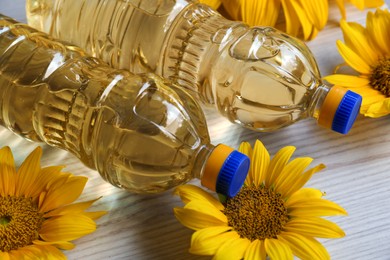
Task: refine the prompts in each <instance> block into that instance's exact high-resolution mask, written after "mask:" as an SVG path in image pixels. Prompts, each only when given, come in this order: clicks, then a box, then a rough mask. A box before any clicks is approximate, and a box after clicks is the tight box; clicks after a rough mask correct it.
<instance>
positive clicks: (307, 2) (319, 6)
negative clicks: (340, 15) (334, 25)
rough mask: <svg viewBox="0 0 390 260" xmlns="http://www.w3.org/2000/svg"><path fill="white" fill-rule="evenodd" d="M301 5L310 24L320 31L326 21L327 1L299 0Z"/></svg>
mask: <svg viewBox="0 0 390 260" xmlns="http://www.w3.org/2000/svg"><path fill="white" fill-rule="evenodd" d="M301 4H302V8H303V9H304V10H305V13H306V14H307V17H308V19H309V21H310V22H311V24H313V25H314V27H315V28H317V29H318V30H322V29H323V28H324V27H325V25H326V23H327V21H328V12H329V10H328V9H329V8H328V0H316V1H312V0H301Z"/></svg>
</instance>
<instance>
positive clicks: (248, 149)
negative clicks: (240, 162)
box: [238, 142, 254, 186]
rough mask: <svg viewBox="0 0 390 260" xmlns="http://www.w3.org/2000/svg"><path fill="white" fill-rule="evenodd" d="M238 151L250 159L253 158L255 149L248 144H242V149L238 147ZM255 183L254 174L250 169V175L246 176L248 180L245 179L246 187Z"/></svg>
mask: <svg viewBox="0 0 390 260" xmlns="http://www.w3.org/2000/svg"><path fill="white" fill-rule="evenodd" d="M238 151H239V152H240V153H243V154H245V155H247V156H248V157H249V158H252V154H253V149H252V147H251V145H250V144H249V143H248V142H242V143H241V144H240V147H238ZM253 182H254V180H253V174H252V173H251V170H250V169H249V172H248V175H247V176H246V179H245V185H246V186H249V185H252V184H253Z"/></svg>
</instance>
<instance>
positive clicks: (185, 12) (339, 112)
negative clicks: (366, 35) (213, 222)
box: [27, 0, 361, 133]
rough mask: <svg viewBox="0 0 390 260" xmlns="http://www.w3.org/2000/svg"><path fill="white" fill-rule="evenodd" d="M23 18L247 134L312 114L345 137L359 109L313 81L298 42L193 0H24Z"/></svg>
mask: <svg viewBox="0 0 390 260" xmlns="http://www.w3.org/2000/svg"><path fill="white" fill-rule="evenodd" d="M27 17H28V22H29V24H30V25H32V26H33V27H35V28H37V29H39V30H43V31H45V32H47V33H50V34H52V35H53V36H55V37H57V38H60V39H64V40H66V41H70V42H72V43H73V44H77V45H78V46H80V47H82V48H83V49H85V50H86V51H87V52H88V53H90V54H92V55H93V56H95V57H99V58H102V59H103V60H104V61H106V62H108V63H110V64H111V65H112V66H114V67H117V68H125V69H130V70H131V71H132V72H136V73H138V72H145V71H152V72H155V73H157V74H159V75H161V76H163V77H165V78H169V79H171V80H172V81H173V82H175V83H178V85H180V86H184V87H186V88H187V89H190V90H191V92H192V95H194V96H196V98H199V99H201V100H202V101H203V102H204V103H206V104H207V103H210V104H212V103H214V104H215V106H216V107H217V109H218V110H219V111H220V113H221V114H222V115H224V116H225V117H227V118H228V119H229V120H230V121H232V122H235V123H238V124H241V125H243V126H245V127H248V128H250V129H253V130H257V131H273V130H275V129H278V128H281V127H284V126H288V125H290V124H292V123H294V122H296V121H297V120H300V119H303V118H307V117H313V118H316V119H317V120H318V123H319V124H320V125H322V126H325V127H327V128H331V129H333V130H335V131H337V132H340V133H347V132H348V131H349V130H350V128H351V127H352V124H353V123H354V121H355V119H356V116H357V114H358V110H359V108H360V104H361V97H360V96H359V95H357V94H355V93H353V92H351V91H343V90H340V89H338V90H334V88H330V87H329V86H326V85H324V84H323V83H322V82H321V80H320V73H319V71H318V68H317V64H316V62H315V60H314V58H313V56H312V54H311V52H310V51H309V49H308V48H307V47H306V46H305V45H304V43H303V42H301V41H299V40H298V39H295V38H292V37H290V36H288V35H286V34H283V33H281V32H279V31H277V30H275V29H273V28H271V27H252V28H249V27H248V26H247V25H245V24H243V23H241V22H233V21H229V20H227V19H225V18H223V17H222V16H220V15H219V14H218V13H217V12H216V11H214V10H212V9H211V8H209V7H207V6H205V5H201V4H199V3H198V2H197V1H190V0H66V1H65V0H27ZM331 92H333V93H332V94H330V93H331ZM327 96H330V97H329V98H327ZM325 100H327V101H326V102H325Z"/></svg>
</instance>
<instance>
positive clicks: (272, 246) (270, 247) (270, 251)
mask: <svg viewBox="0 0 390 260" xmlns="http://www.w3.org/2000/svg"><path fill="white" fill-rule="evenodd" d="M264 246H265V251H266V252H267V255H268V256H269V257H270V258H271V259H284V260H287V259H293V258H294V256H293V253H292V251H291V248H290V247H289V246H288V244H286V243H284V242H282V241H281V240H278V239H273V238H266V239H265V241H264Z"/></svg>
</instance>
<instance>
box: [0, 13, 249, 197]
mask: <svg viewBox="0 0 390 260" xmlns="http://www.w3.org/2000/svg"><path fill="white" fill-rule="evenodd" d="M168 85H169V87H168ZM0 93H1V98H0V122H1V124H2V125H3V126H5V127H7V128H8V129H10V130H12V131H13V132H14V133H16V134H18V135H21V136H23V137H25V138H27V139H30V140H32V141H43V142H45V143H47V144H49V145H52V146H56V147H59V148H62V149H65V150H67V151H70V152H72V153H73V154H75V155H76V156H77V157H78V158H80V160H81V161H82V162H83V163H84V164H86V165H87V166H89V167H90V168H93V169H97V170H98V171H99V172H100V174H101V175H102V177H103V178H104V179H105V180H107V181H109V182H110V183H112V184H114V185H116V186H118V187H122V188H124V189H127V190H129V191H131V192H138V193H155V192H162V191H165V190H167V189H170V188H172V187H175V186H177V185H179V184H182V183H185V182H187V181H189V180H190V179H192V178H195V177H197V178H200V179H201V180H202V184H204V185H205V186H206V187H208V188H210V189H213V190H216V191H217V192H220V193H224V194H226V195H228V196H232V195H234V194H235V192H237V191H238V190H239V189H240V187H241V185H242V184H243V182H244V179H245V176H246V173H247V171H248V165H249V159H248V158H247V157H246V156H244V155H242V154H240V153H238V152H237V151H233V149H231V148H227V147H226V146H224V145H218V146H213V145H212V144H210V140H209V135H208V130H207V126H206V124H205V118H204V115H203V113H202V111H201V109H200V107H199V105H198V104H197V103H196V102H195V101H194V99H193V98H192V97H191V96H190V95H189V94H187V93H186V92H185V91H184V90H183V88H178V87H176V86H175V85H172V84H171V83H169V82H168V81H166V80H163V79H162V78H160V77H158V76H156V75H154V74H152V73H148V74H137V75H136V74H132V73H130V72H128V71H125V70H118V69H113V68H111V67H109V66H108V65H106V64H105V63H103V62H102V61H100V60H98V59H96V58H92V57H89V56H87V55H85V53H84V52H83V51H82V50H81V49H79V48H78V47H76V46H71V45H65V44H63V43H61V42H59V41H55V40H53V39H52V38H50V37H48V36H47V35H46V34H44V33H41V32H38V31H36V30H35V29H32V28H30V27H28V26H27V25H23V24H19V23H17V22H16V21H13V20H12V19H10V18H7V17H5V16H2V15H0ZM214 160H216V161H217V164H220V167H219V168H218V167H217V168H218V169H214V168H215V167H214V168H213V167H212V166H213V164H214V163H215V162H214ZM210 165H211V166H210ZM217 166H218V165H217ZM224 167H225V168H224ZM229 167H230V168H229ZM210 169H211V170H210ZM231 170H233V172H231ZM226 171H227V172H226ZM230 173H232V174H230ZM225 175H226V176H225ZM221 176H222V177H221ZM226 177H227V178H231V179H227V180H226ZM216 178H222V180H218V179H216ZM221 182H222V183H221Z"/></svg>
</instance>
